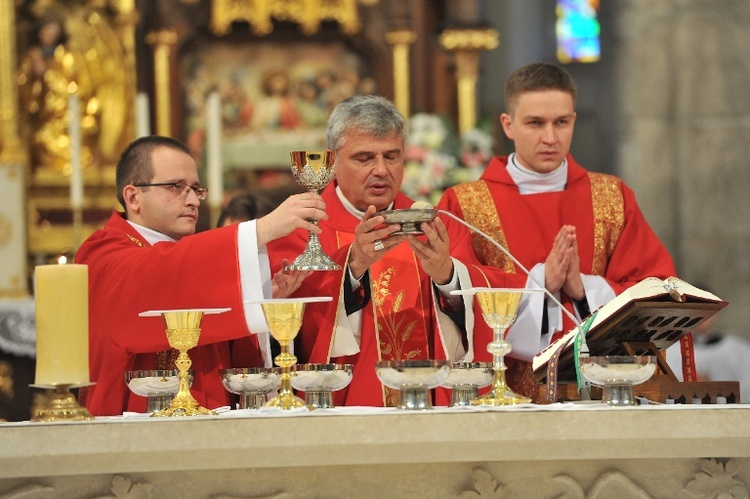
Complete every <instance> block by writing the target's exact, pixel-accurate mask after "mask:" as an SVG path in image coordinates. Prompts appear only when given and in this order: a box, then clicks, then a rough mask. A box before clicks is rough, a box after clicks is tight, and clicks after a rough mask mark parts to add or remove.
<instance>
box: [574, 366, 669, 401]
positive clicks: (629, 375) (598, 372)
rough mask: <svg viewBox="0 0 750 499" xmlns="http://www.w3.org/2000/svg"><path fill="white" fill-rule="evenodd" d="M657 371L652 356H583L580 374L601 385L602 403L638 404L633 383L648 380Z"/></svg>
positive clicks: (636, 383)
mask: <svg viewBox="0 0 750 499" xmlns="http://www.w3.org/2000/svg"><path fill="white" fill-rule="evenodd" d="M655 371H656V357H655V356H653V355H634V356H633V355H604V356H599V357H597V356H594V357H581V374H582V375H583V377H584V378H585V379H586V380H587V381H589V382H590V383H591V384H593V385H597V386H601V387H602V402H604V403H605V404H609V405H617V406H621V405H636V404H637V401H636V399H635V396H634V395H633V385H639V384H641V383H644V382H646V381H648V380H649V378H651V376H652V375H653V374H654V372H655Z"/></svg>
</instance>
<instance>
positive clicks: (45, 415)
mask: <svg viewBox="0 0 750 499" xmlns="http://www.w3.org/2000/svg"><path fill="white" fill-rule="evenodd" d="M71 386H72V385H55V391H54V393H53V394H52V396H51V397H50V399H49V401H48V402H47V404H46V405H45V406H44V407H42V408H40V409H37V410H36V411H35V412H34V415H33V416H32V418H31V420H32V421H35V422H39V423H51V422H55V421H90V420H92V419H94V417H93V416H92V415H91V413H90V412H89V411H88V410H87V409H86V408H85V407H82V406H81V405H80V404H79V403H78V400H76V398H75V396H74V395H73V394H72V393H71V391H70V387H71Z"/></svg>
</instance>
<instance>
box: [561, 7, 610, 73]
mask: <svg viewBox="0 0 750 499" xmlns="http://www.w3.org/2000/svg"><path fill="white" fill-rule="evenodd" d="M598 11H599V0H557V26H556V31H557V60H558V61H560V62H562V63H568V62H596V61H598V60H599V58H600V56H601V45H600V43H599V33H600V26H599V19H598V18H597V14H598Z"/></svg>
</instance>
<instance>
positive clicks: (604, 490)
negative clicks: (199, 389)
mask: <svg viewBox="0 0 750 499" xmlns="http://www.w3.org/2000/svg"><path fill="white" fill-rule="evenodd" d="M336 411H339V412H336ZM0 439H1V440H2V442H3V445H2V446H1V447H0V498H9V497H16V496H17V495H18V494H20V493H21V492H23V491H26V492H31V495H30V497H86V498H89V497H139V498H147V497H153V498H157V497H185V498H191V497H212V498H261V497H262V498H267V497H274V498H282V497H311V498H312V497H326V498H336V497H342V498H343V497H431V498H441V497H446V498H447V497H466V498H468V497H477V498H478V497H498V498H501V497H540V498H552V497H571V498H572V497H593V498H602V497H617V498H623V497H639V498H646V497H664V498H666V497H716V494H717V493H719V492H724V493H730V492H731V493H734V494H735V495H734V497H747V495H748V485H750V408H746V407H744V406H739V405H733V406H726V407H724V408H721V407H717V406H712V407H695V406H674V407H665V406H647V407H634V408H611V407H605V406H599V405H596V406H591V405H588V406H582V405H578V406H576V405H574V404H567V405H555V406H545V408H544V409H541V408H539V407H527V408H521V409H492V410H489V409H485V410H484V411H477V410H476V409H475V410H471V409H464V410H451V409H436V410H434V411H425V412H415V413H412V412H402V411H398V410H396V409H388V410H383V409H373V408H343V409H333V410H328V412H326V411H324V410H320V411H317V412H313V413H309V414H306V415H301V416H297V415H291V416H290V415H284V416H276V417H274V416H269V415H268V414H266V415H259V414H257V413H255V414H253V413H249V412H245V411H239V412H238V411H228V412H226V413H224V414H223V415H220V416H217V417H211V418H192V419H190V418H187V419H183V418H175V419H171V420H163V419H159V420H150V419H144V418H137V417H136V418H108V419H100V420H97V421H95V422H92V423H66V424H30V423H7V424H5V425H0Z"/></svg>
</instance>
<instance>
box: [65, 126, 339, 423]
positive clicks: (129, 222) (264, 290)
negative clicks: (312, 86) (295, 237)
mask: <svg viewBox="0 0 750 499" xmlns="http://www.w3.org/2000/svg"><path fill="white" fill-rule="evenodd" d="M116 181H117V197H118V200H119V201H120V203H121V204H122V206H123V207H124V208H125V212H124V213H118V212H115V213H114V214H113V215H112V217H111V218H110V219H109V221H108V222H107V223H106V225H105V226H104V228H103V229H100V230H98V231H96V232H94V233H93V234H92V235H91V236H90V237H89V238H88V239H87V240H86V241H85V242H84V243H83V244H82V245H81V247H80V248H79V249H78V252H77V253H76V262H77V263H82V264H86V265H88V266H89V337H90V341H89V345H90V346H89V348H90V351H89V357H90V371H91V380H92V381H93V382H95V384H94V385H93V386H91V387H89V388H88V392H87V394H86V406H87V408H88V409H89V411H90V412H91V413H92V414H94V415H114V414H121V413H122V412H123V411H136V412H143V411H144V410H145V408H146V401H145V399H144V398H143V397H139V396H136V395H134V394H132V393H130V392H129V390H128V388H127V386H126V385H125V380H124V373H125V372H126V371H131V370H143V369H174V367H173V362H174V358H175V357H176V351H174V350H170V347H169V344H168V342H167V338H166V334H165V333H164V323H163V321H162V320H161V319H160V318H144V317H139V315H138V314H139V313H140V312H144V311H147V310H165V309H191V308H198V309H206V308H230V309H231V310H230V311H229V312H226V313H223V314H214V315H206V316H204V318H203V321H202V324H201V335H200V340H199V343H198V346H197V347H195V348H193V349H191V350H190V358H191V360H192V366H191V369H193V370H194V371H195V377H194V381H193V385H192V388H191V393H192V394H193V396H194V397H195V398H196V400H197V401H198V403H199V404H201V405H202V406H204V407H208V408H215V407H219V406H222V405H226V404H227V403H228V401H229V396H228V393H227V392H226V390H225V389H224V387H223V386H222V384H221V381H220V379H219V370H220V369H224V368H229V367H234V366H231V365H230V361H229V347H228V340H232V339H235V338H242V337H245V336H248V335H250V334H251V332H253V333H258V332H267V326H266V324H265V320H264V319H263V312H262V310H261V309H260V307H259V306H258V305H251V304H247V303H244V302H246V301H250V300H258V299H263V298H270V297H271V294H272V289H273V294H274V295H275V296H287V295H288V294H289V293H290V292H291V291H293V290H294V289H295V288H296V286H298V285H299V280H300V279H301V278H302V277H304V275H303V274H289V273H281V274H278V275H275V276H274V277H273V278H272V277H271V273H270V268H269V266H268V257H267V253H266V244H267V243H269V242H270V241H272V240H274V239H277V238H279V237H282V236H285V235H287V234H289V233H290V232H291V231H292V230H294V229H297V228H301V229H303V230H313V231H315V232H320V229H318V228H316V227H315V226H314V225H313V224H311V223H310V222H308V221H307V219H310V218H323V219H325V218H326V217H327V215H326V214H325V211H324V209H325V204H324V203H323V201H322V200H321V198H320V196H318V195H315V194H309V193H306V194H299V195H295V196H291V197H289V198H288V199H287V200H286V201H285V202H284V203H282V204H281V205H280V206H279V207H278V208H277V209H276V210H274V211H273V212H271V213H270V214H268V215H266V216H264V217H262V218H259V219H258V220H253V221H248V222H243V223H240V224H236V225H231V226H228V227H223V228H218V229H214V230H210V231H205V232H201V233H197V234H196V233H195V225H196V221H197V217H198V207H199V205H200V202H201V201H202V200H204V199H205V198H206V193H207V190H206V188H204V187H201V184H200V180H199V178H198V169H197V167H196V164H195V161H194V160H193V158H192V157H191V155H190V151H189V150H188V148H187V146H185V145H184V144H182V143H181V142H178V141H176V140H173V139H170V138H166V137H158V136H150V137H143V138H140V139H138V140H136V141H135V142H133V143H132V144H130V145H129V146H128V148H127V149H126V150H125V151H124V152H123V154H122V156H121V158H120V161H119V162H118V164H117V173H116ZM262 343H263V344H262V345H259V346H258V345H256V350H255V352H254V353H255V357H256V362H257V363H258V365H264V364H265V365H270V361H271V359H269V358H266V359H262V358H261V357H263V356H264V351H265V350H266V348H264V347H267V341H264V342H262ZM265 356H266V357H267V356H268V355H267V354H265Z"/></svg>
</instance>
